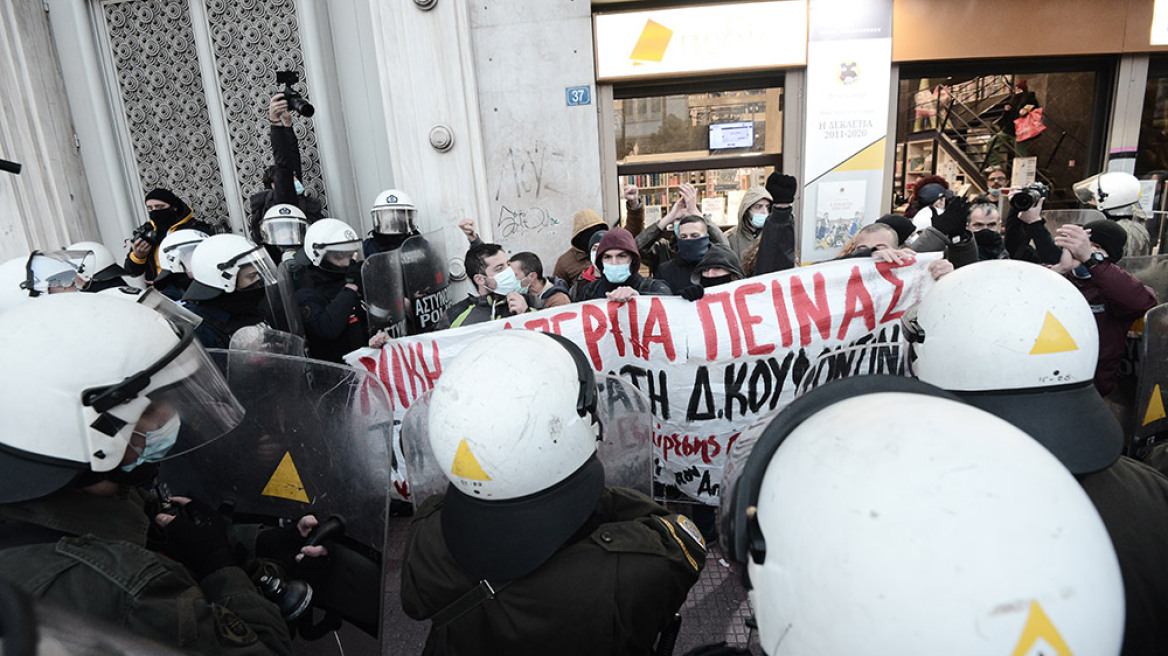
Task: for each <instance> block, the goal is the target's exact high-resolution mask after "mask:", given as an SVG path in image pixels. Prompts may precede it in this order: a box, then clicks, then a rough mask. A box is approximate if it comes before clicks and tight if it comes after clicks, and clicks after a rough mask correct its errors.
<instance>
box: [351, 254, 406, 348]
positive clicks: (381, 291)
mask: <svg viewBox="0 0 1168 656" xmlns="http://www.w3.org/2000/svg"><path fill="white" fill-rule="evenodd" d="M361 283H362V290H361V295H362V296H364V298H365V314H366V316H367V317H369V335H370V336H372V335H374V334H376V333H377V332H380V331H382V330H384V331H385V332H386V333H388V334H389V336H390V338H397V337H405V335H406V307H405V300H406V299H405V283H404V281H403V279H402V264H401V250H400V249H398V250H392V251H386V252H384V253H377V254H376V255H373V256H371V257H369V258H368V259H366V260H365V264H363V265H361Z"/></svg>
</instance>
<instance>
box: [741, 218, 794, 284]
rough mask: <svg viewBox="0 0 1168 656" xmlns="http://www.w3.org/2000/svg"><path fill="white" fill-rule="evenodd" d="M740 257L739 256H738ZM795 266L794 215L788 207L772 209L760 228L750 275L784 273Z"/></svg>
mask: <svg viewBox="0 0 1168 656" xmlns="http://www.w3.org/2000/svg"><path fill="white" fill-rule="evenodd" d="M739 257H741V256H739ZM794 266H795V214H794V212H792V210H791V208H789V207H773V208H771V215H770V216H768V217H767V220H766V223H764V224H763V226H762V236H760V237H759V240H758V256H757V258H756V259H755V262H754V272H753V274H752V275H756V276H761V275H765V274H768V273H774V272H776V271H786V270H787V269H791V268H794Z"/></svg>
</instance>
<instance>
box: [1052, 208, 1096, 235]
mask: <svg viewBox="0 0 1168 656" xmlns="http://www.w3.org/2000/svg"><path fill="white" fill-rule="evenodd" d="M1106 218H1107V217H1105V216H1103V212H1100V211H1099V210H1093V209H1081V210H1043V211H1042V220H1043V221H1045V222H1046V229H1047V230H1049V231H1050V234H1052V235H1053V234H1054V231H1055V230H1058V229H1059V228H1061V227H1063V226H1065V225H1070V224H1072V223H1073V224H1075V225H1085V224H1087V223H1090V222H1091V221H1102V220H1104V219H1106Z"/></svg>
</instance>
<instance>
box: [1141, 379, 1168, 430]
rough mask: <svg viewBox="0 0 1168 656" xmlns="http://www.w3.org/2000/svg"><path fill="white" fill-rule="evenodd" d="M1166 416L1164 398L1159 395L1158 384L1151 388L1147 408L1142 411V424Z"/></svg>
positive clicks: (1145, 424)
mask: <svg viewBox="0 0 1168 656" xmlns="http://www.w3.org/2000/svg"><path fill="white" fill-rule="evenodd" d="M1165 416H1168V415H1166V414H1165V413H1164V399H1163V398H1161V397H1160V386H1159V385H1156V386H1155V387H1153V388H1152V398H1151V399H1149V400H1148V410H1147V412H1145V413H1144V423H1143V425H1144V426H1147V425H1148V424H1150V423H1152V422H1153V421H1156V420H1157V419H1163V418H1164V417H1165Z"/></svg>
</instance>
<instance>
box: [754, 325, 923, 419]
mask: <svg viewBox="0 0 1168 656" xmlns="http://www.w3.org/2000/svg"><path fill="white" fill-rule="evenodd" d="M899 328H900V327H899V326H897V329H896V330H895V331H894V332H893V341H891V342H868V343H865V344H856V345H853V346H848V347H845V348H839V349H824V351H823V353H820V354H819V356H818V357H816V358H815V359H814V360H812V361H811V364H810V365H809V366H808V367H807V371H806V373H804V374H803V378H801V379H800V380H799V387H798V388H797V389H796V391H795V398H798V397H800V396H803V395H804V394H806V393H808V392H810V391H811V390H813V389H815V388H817V387H820V386H821V385H826V384H827V383H830V382H831V381H833V380H837V379H839V378H848V377H851V376H870V375H873V374H879V375H886V376H907V375H909V374H908V371H907V367H906V366H905V365H906V363H907V358H906V356H907V353H908V344H907V343H906V342H905V341H903V340H901V339H900V332H899ZM740 439H741V438H740Z"/></svg>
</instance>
